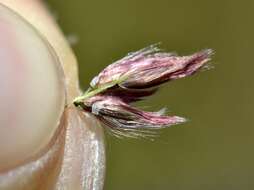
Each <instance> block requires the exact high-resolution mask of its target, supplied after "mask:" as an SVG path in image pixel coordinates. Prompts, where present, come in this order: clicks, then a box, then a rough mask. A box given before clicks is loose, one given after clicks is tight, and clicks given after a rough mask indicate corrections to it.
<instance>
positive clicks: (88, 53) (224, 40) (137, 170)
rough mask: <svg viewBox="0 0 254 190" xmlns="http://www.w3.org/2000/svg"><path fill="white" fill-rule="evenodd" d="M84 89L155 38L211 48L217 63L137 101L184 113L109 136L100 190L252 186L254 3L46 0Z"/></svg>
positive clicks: (180, 46)
mask: <svg viewBox="0 0 254 190" xmlns="http://www.w3.org/2000/svg"><path fill="white" fill-rule="evenodd" d="M47 2H48V5H49V8H50V9H51V11H52V12H53V14H54V15H55V17H56V19H57V21H58V23H59V24H60V26H61V28H62V29H63V31H64V33H65V34H66V36H68V37H69V38H70V39H71V40H72V41H76V40H77V41H78V43H77V44H76V45H74V47H73V49H74V51H75V53H76V56H77V58H78V62H79V68H80V79H81V80H80V81H81V86H82V87H83V88H84V89H85V88H87V86H88V84H89V81H90V80H91V78H92V77H93V76H94V75H96V74H97V73H98V72H99V71H100V70H102V69H103V68H104V67H105V66H107V65H108V64H110V63H112V62H113V61H115V60H117V59H119V58H121V57H123V56H124V55H125V54H126V53H128V52H130V51H134V50H138V49H140V48H143V47H145V46H147V45H150V44H153V43H157V42H162V45H161V47H162V48H163V49H165V50H167V51H176V52H178V53H179V54H181V55H185V54H189V53H193V52H195V51H197V50H201V49H203V48H212V49H214V50H215V51H216V54H215V56H214V59H213V65H214V67H215V68H214V69H212V70H209V71H205V72H201V73H199V74H198V75H195V76H193V77H190V78H186V79H182V80H178V81H174V82H172V83H168V84H167V85H164V86H163V88H162V90H161V91H160V93H158V94H157V95H155V96H154V97H152V98H150V99H148V100H146V101H145V102H143V103H142V104H139V106H142V107H145V108H146V109H148V110H156V109H159V108H160V107H164V106H166V107H168V108H169V111H170V113H171V114H178V115H180V116H185V117H187V118H189V119H190V121H189V122H188V123H186V124H183V125H179V126H173V127H171V128H168V129H165V130H163V131H162V133H161V136H160V137H159V138H157V139H156V140H155V141H154V142H151V141H146V140H133V139H124V140H119V139H116V138H114V137H112V136H110V135H107V137H106V141H107V172H106V182H105V190H119V189H121V190H130V189H131V190H154V189H156V190H165V189H174V190H185V189H188V190H204V189H205V190H209V189H211V190H213V189H217V190H220V189H221V190H226V189H230V190H239V189H241V190H249V189H254V180H253V179H254V148H253V147H254V112H253V109H254V74H253V71H254V58H253V55H254V20H253V19H254V1H252V0H243V1H230V0H213V1H207V0H205V1H204V0H192V1H188V0H185V1H184V0H156V1H149V0H107V1H98V0H97V1H91V0H90V1H88V0H74V1H55V0H48V1H47Z"/></svg>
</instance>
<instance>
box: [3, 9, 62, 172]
mask: <svg viewBox="0 0 254 190" xmlns="http://www.w3.org/2000/svg"><path fill="white" fill-rule="evenodd" d="M0 29H1V35H0V59H1V61H0V86H1V90H0V172H1V171H4V170H7V169H9V168H12V167H14V166H17V165H19V164H22V163H23V162H25V161H26V160H27V159H29V158H31V157H33V156H34V155H36V154H37V153H38V152H39V151H40V150H41V149H42V148H43V147H45V146H46V145H47V144H48V143H49V142H50V140H51V138H52V136H53V135H54V133H55V131H56V128H57V126H58V124H59V121H60V117H61V115H62V113H63V110H64V104H65V85H64V76H63V72H62V69H61V67H60V63H59V61H58V58H57V56H56V55H55V54H54V51H53V50H52V48H51V47H50V45H49V43H47V41H46V40H45V39H44V38H43V37H42V36H41V35H40V34H39V33H38V32H37V31H36V30H35V29H34V28H33V27H32V26H31V25H30V24H28V23H27V22H26V21H25V20H24V19H22V18H21V17H20V16H18V15H17V14H15V13H14V12H12V11H11V10H9V9H8V8H6V7H4V6H0Z"/></svg>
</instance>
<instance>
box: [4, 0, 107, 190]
mask: <svg viewBox="0 0 254 190" xmlns="http://www.w3.org/2000/svg"><path fill="white" fill-rule="evenodd" d="M0 3H2V4H4V5H5V6H7V7H9V8H10V9H12V10H14V11H15V12H17V13H18V14H20V15H21V16H22V17H23V18H25V19H26V20H27V21H28V22H29V23H31V24H32V25H33V26H34V27H35V28H36V29H37V30H38V31H39V32H40V33H41V34H43V35H44V36H45V38H46V39H47V40H48V42H49V43H50V44H51V46H52V47H53V49H54V51H55V53H56V54H57V56H58V57H59V59H60V62H61V64H62V67H63V70H64V74H65V81H66V91H67V103H66V107H68V106H69V105H71V102H72V100H73V99H74V98H75V97H76V96H77V95H79V94H80V90H79V86H78V75H77V63H76V58H75V56H74V54H73V52H72V51H71V49H70V47H69V45H68V43H67V42H66V40H65V38H64V36H63V35H62V33H61V32H60V31H59V29H58V27H57V26H56V24H55V22H54V20H53V19H52V17H51V15H50V14H49V13H48V12H47V10H46V9H45V7H44V6H43V4H42V2H40V1H36V0H19V1H17V0H0ZM104 171H105V147H104V140H103V131H102V128H101V127H100V126H99V124H98V123H97V122H96V121H95V120H94V118H93V117H92V116H90V115H88V114H81V113H80V112H79V111H78V110H76V109H75V108H73V107H72V106H70V107H69V108H66V110H65V111H64V114H63V115H62V119H61V122H60V125H59V127H58V129H57V130H56V132H55V135H54V137H53V138H52V139H51V141H50V143H49V144H48V146H47V147H45V148H44V149H43V151H41V152H40V153H38V154H37V155H36V156H33V157H31V158H30V159H29V160H27V161H26V163H23V164H22V165H19V166H17V167H15V168H12V169H11V170H8V171H5V172H2V173H0V189H10V190H12V189H21V190H22V189H26V190H30V189H36V190H40V189H55V190H58V189H59V190H60V189H66V190H67V189H75V190H76V189H77V190H79V189H89V190H90V189H92V190H93V189H94V190H97V189H98V190H100V189H102V188H103V181H104Z"/></svg>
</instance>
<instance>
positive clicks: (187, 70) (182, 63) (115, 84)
mask: <svg viewBox="0 0 254 190" xmlns="http://www.w3.org/2000/svg"><path fill="white" fill-rule="evenodd" d="M212 54H213V51H212V50H210V49H206V50H203V51H200V52H197V53H194V54H192V55H189V56H177V55H176V54H172V53H165V52H161V51H160V49H159V48H158V47H156V46H149V47H147V48H144V49H142V50H139V51H137V52H134V53H131V54H128V55H127V56H126V57H124V58H123V59H121V60H119V61H117V62H115V63H113V64H111V65H109V66H107V67H106V68H105V69H104V70H103V71H102V72H101V73H99V75H98V76H96V77H94V78H93V80H92V81H91V83H90V88H89V89H88V91H87V92H86V93H85V94H84V95H83V96H81V97H78V98H77V99H76V100H74V104H75V105H76V106H78V107H80V108H81V109H82V110H83V111H87V112H90V113H92V114H93V115H94V116H95V117H97V118H98V119H99V120H100V121H101V122H102V123H104V124H105V126H107V128H108V129H110V130H111V131H112V132H113V134H115V135H116V136H128V137H140V136H141V137H146V136H153V135H154V134H155V133H154V132H153V131H154V130H157V129H161V128H165V127H168V126H171V125H176V124H180V123H183V122H185V121H186V120H185V119H184V118H182V117H178V116H166V115H164V112H162V111H159V112H147V111H143V110H140V109H138V108H135V107H133V106H132V105H130V103H132V102H136V101H140V100H142V99H144V98H145V97H147V96H150V95H153V94H154V93H155V92H157V90H158V86H159V85H160V84H163V83H165V82H168V81H171V80H175V79H179V78H183V77H187V76H190V75H193V74H194V73H196V72H197V71H199V70H200V69H201V68H203V67H205V66H206V65H207V63H208V62H209V61H210V59H211V58H210V57H211V55H212Z"/></svg>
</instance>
